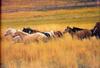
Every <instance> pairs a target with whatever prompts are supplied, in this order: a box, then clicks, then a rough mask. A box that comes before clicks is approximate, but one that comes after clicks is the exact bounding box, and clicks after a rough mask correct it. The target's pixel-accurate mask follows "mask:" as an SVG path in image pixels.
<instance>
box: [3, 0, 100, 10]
mask: <svg viewBox="0 0 100 68" xmlns="http://www.w3.org/2000/svg"><path fill="white" fill-rule="evenodd" d="M98 4H100V3H99V2H98ZM75 6H76V7H84V6H97V1H96V0H84V1H83V0H70V1H69V0H2V12H16V11H32V10H49V9H65V8H73V7H75Z"/></svg>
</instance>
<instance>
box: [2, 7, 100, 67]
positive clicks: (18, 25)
mask: <svg viewBox="0 0 100 68" xmlns="http://www.w3.org/2000/svg"><path fill="white" fill-rule="evenodd" d="M99 8H100V7H91V8H79V9H69V10H67V9H66V10H52V11H30V12H29V11H28V12H14V13H2V26H1V27H2V42H1V43H2V45H1V60H2V62H1V64H2V68H100V40H97V39H96V38H95V37H92V38H91V39H90V40H88V39H84V40H82V41H81V40H77V39H72V38H71V36H70V35H68V34H65V35H64V36H63V37H62V38H57V39H52V40H50V41H49V42H47V43H43V42H40V43H38V44H37V43H31V44H29V45H28V44H27V45H24V44H23V43H16V44H14V45H11V43H12V41H11V39H10V38H5V37H4V36H3V33H4V31H5V30H6V29H7V28H9V27H13V28H15V29H22V28H23V27H31V28H35V29H38V30H41V31H50V30H55V31H56V30H60V31H63V30H64V28H66V27H67V26H71V27H72V26H77V27H81V28H87V29H91V28H93V27H94V25H95V23H96V22H97V21H100V19H99V18H100V13H99V11H100V9H99Z"/></svg>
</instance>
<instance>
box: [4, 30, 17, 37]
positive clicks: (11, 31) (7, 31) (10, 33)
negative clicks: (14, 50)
mask: <svg viewBox="0 0 100 68" xmlns="http://www.w3.org/2000/svg"><path fill="white" fill-rule="evenodd" d="M15 32H16V30H15V29H13V28H8V29H7V30H6V31H5V33H4V36H8V35H13V34H14V33H15Z"/></svg>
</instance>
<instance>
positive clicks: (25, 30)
mask: <svg viewBox="0 0 100 68" xmlns="http://www.w3.org/2000/svg"><path fill="white" fill-rule="evenodd" d="M22 31H23V32H26V33H28V34H33V33H36V32H41V31H39V30H35V29H31V28H29V27H28V28H23V30H22ZM41 33H43V34H44V35H46V36H47V37H48V38H50V34H49V32H41Z"/></svg>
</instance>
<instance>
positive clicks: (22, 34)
mask: <svg viewBox="0 0 100 68" xmlns="http://www.w3.org/2000/svg"><path fill="white" fill-rule="evenodd" d="M16 34H17V35H20V36H21V37H25V36H26V35H27V34H26V33H23V32H17V33H16Z"/></svg>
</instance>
